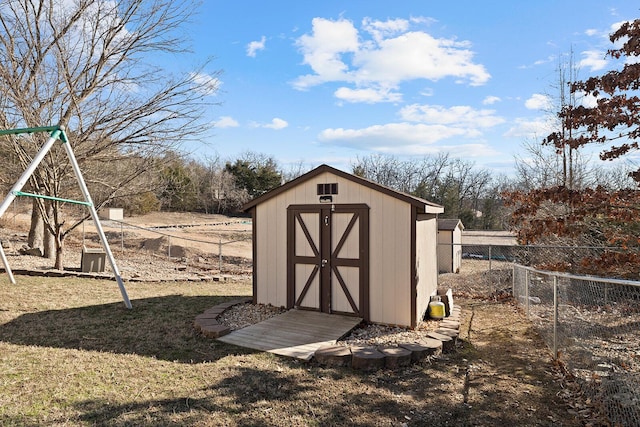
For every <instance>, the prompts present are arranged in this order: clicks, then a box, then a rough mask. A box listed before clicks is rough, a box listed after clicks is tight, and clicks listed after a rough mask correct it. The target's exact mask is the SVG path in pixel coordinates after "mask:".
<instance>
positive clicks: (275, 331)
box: [218, 310, 362, 360]
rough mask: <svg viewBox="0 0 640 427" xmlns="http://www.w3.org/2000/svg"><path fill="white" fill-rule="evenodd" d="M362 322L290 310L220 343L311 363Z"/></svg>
mask: <svg viewBox="0 0 640 427" xmlns="http://www.w3.org/2000/svg"><path fill="white" fill-rule="evenodd" d="M361 321H362V319H361V318H359V317H351V316H340V315H337V314H327V313H320V312H317V311H306V310H289V311H287V312H286V313H283V314H281V315H279V316H275V317H272V318H270V319H267V320H265V321H264V322H260V323H257V324H255V325H251V326H247V327H246V328H242V329H238V330H236V331H233V332H231V333H230V334H228V335H225V336H222V337H220V338H218V340H219V341H222V342H225V343H228V344H235V345H238V346H240V347H247V348H252V349H254V350H262V351H268V352H270V353H275V354H279V355H282V356H289V357H296V358H298V359H304V360H309V359H311V358H312V357H313V354H314V353H315V352H316V350H317V349H318V348H320V347H322V346H323V345H330V344H335V343H336V341H337V340H338V339H340V338H342V337H343V336H345V335H347V334H348V333H349V331H351V330H352V329H353V328H355V327H356V326H357V325H358V324H359V323H360V322H361Z"/></svg>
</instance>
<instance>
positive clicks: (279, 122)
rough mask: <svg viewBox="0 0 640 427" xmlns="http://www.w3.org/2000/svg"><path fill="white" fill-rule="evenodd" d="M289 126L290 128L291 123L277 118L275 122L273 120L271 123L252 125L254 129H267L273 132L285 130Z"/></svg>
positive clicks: (253, 123)
mask: <svg viewBox="0 0 640 427" xmlns="http://www.w3.org/2000/svg"><path fill="white" fill-rule="evenodd" d="M287 126H289V123H287V121H286V120H282V119H280V118H278V117H275V118H274V119H273V120H271V123H257V122H252V123H251V127H254V128H265V129H273V130H280V129H284V128H286V127H287Z"/></svg>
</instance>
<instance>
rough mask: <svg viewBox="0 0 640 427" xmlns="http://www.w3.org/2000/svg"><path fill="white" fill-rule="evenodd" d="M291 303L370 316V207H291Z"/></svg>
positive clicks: (289, 269) (305, 307)
mask: <svg viewBox="0 0 640 427" xmlns="http://www.w3.org/2000/svg"><path fill="white" fill-rule="evenodd" d="M287 231H288V236H289V237H288V244H287V304H288V307H289V308H293V307H295V308H300V309H309V310H316V311H322V312H324V313H340V314H348V315H354V316H358V317H362V318H364V319H365V320H368V318H369V303H368V300H369V298H368V297H369V207H368V206H366V205H305V206H300V205H293V206H290V207H289V208H288V211H287Z"/></svg>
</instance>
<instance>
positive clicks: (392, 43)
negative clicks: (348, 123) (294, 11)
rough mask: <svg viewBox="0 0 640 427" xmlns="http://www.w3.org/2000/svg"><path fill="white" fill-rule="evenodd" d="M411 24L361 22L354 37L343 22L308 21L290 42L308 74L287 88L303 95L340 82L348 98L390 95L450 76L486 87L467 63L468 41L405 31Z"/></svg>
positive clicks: (482, 75)
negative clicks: (379, 92) (305, 30)
mask: <svg viewBox="0 0 640 427" xmlns="http://www.w3.org/2000/svg"><path fill="white" fill-rule="evenodd" d="M417 22H420V21H419V20H418V19H412V20H410V21H407V20H402V19H394V20H387V21H376V20H371V19H369V18H365V19H364V20H363V22H362V30H363V31H362V32H359V30H358V29H357V28H356V27H355V26H354V24H353V23H352V22H351V21H348V20H346V19H342V18H341V19H339V20H336V21H332V20H328V19H323V18H314V19H313V21H312V27H313V28H312V31H311V33H310V34H305V35H303V36H301V37H300V38H298V39H297V42H296V44H297V46H298V48H299V50H300V53H302V55H303V57H304V59H303V63H304V64H306V65H309V66H310V67H311V69H312V70H313V73H312V74H307V75H302V76H299V77H298V78H297V79H296V80H295V81H294V82H293V86H294V87H295V88H296V89H299V90H306V89H309V88H310V87H312V86H315V85H320V84H323V83H327V82H343V83H349V84H353V85H354V86H355V88H353V89H352V90H353V91H354V92H353V93H354V94H358V95H361V94H362V93H364V92H362V91H364V90H368V89H371V88H373V89H374V90H375V89H376V88H388V89H393V90H396V89H397V87H398V86H399V84H401V83H402V82H405V81H411V80H417V79H424V80H431V81H437V80H440V79H443V78H447V77H453V78H455V79H456V81H457V82H458V83H464V82H466V83H469V84H470V85H482V84H484V83H486V82H487V80H488V79H489V78H490V75H489V73H488V72H487V71H486V69H485V67H484V66H483V65H481V64H477V63H474V62H473V52H472V51H471V50H470V49H469V47H470V43H469V42H465V41H457V40H455V39H443V38H439V39H437V38H434V37H433V36H431V35H430V34H428V33H426V32H424V31H410V30H409V29H410V26H411V24H412V23H417ZM345 93H346V92H344V91H342V92H339V93H338V92H337V93H336V94H345ZM356 98H357V97H356ZM353 99H355V98H353ZM370 100H371V97H366V96H365V97H363V102H370ZM381 100H383V101H386V100H387V99H386V98H385V97H381ZM350 102H352V101H350Z"/></svg>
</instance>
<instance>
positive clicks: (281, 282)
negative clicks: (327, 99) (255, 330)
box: [244, 165, 444, 327]
mask: <svg viewBox="0 0 640 427" xmlns="http://www.w3.org/2000/svg"><path fill="white" fill-rule="evenodd" d="M244 210H245V211H249V212H251V216H252V218H253V298H254V302H256V303H261V304H272V305H275V306H282V307H286V308H299V309H308V310H316V311H321V312H325V313H339V314H347V315H353V316H357V317H362V318H364V319H365V320H367V321H371V322H376V323H385V324H393V325H402V326H410V327H415V326H416V325H417V323H418V322H419V321H420V320H421V319H422V318H423V316H424V313H425V312H426V310H427V307H428V304H429V297H430V296H431V295H434V294H435V293H436V288H437V279H438V272H437V261H436V259H437V231H438V228H437V218H436V215H437V214H439V213H442V212H443V211H444V208H443V207H442V206H439V205H437V204H434V203H431V202H428V201H426V200H423V199H420V198H417V197H413V196H410V195H408V194H404V193H401V192H397V191H394V190H391V189H389V188H386V187H384V186H381V185H379V184H376V183H374V182H372V181H369V180H366V179H363V178H360V177H358V176H355V175H351V174H348V173H346V172H343V171H340V170H338V169H335V168H332V167H330V166H327V165H322V166H319V167H318V168H316V169H314V170H312V171H311V172H308V173H306V174H305V175H302V176H300V177H299V178H297V179H295V180H293V181H290V182H288V183H286V184H284V185H282V186H280V187H279V188H276V189H274V190H272V191H270V192H268V193H266V194H264V195H262V196H260V197H258V198H256V199H254V200H253V201H251V202H249V203H248V204H247V205H245V206H244Z"/></svg>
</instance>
